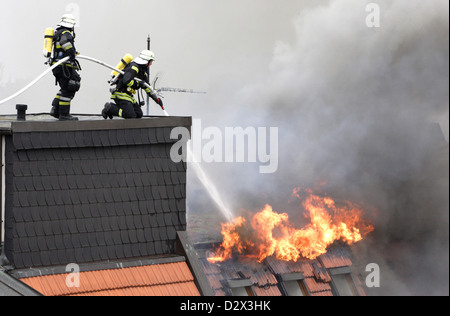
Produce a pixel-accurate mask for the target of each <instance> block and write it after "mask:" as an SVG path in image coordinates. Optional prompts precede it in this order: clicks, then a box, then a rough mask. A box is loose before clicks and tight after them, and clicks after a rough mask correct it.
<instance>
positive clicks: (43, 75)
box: [0, 55, 168, 116]
mask: <svg viewBox="0 0 450 316" xmlns="http://www.w3.org/2000/svg"><path fill="white" fill-rule="evenodd" d="M69 58H70V57H65V58H63V59H61V60H59V61H58V62H57V63H55V64H54V65H53V66H51V67H50V68H49V69H47V70H46V71H44V72H43V73H42V74H40V75H39V76H38V77H37V78H36V79H34V80H33V81H32V82H30V83H29V84H28V85H27V86H26V87H24V88H23V89H21V90H20V91H18V92H16V93H15V94H13V95H11V96H9V97H7V98H6V99H4V100H1V101H0V105H2V104H4V103H6V102H8V101H11V100H12V99H14V98H17V97H18V96H19V95H21V94H22V93H24V92H25V91H27V90H28V89H30V88H31V87H32V86H34V85H35V84H36V83H37V82H38V81H39V80H41V79H42V78H44V77H45V76H46V75H47V74H48V73H49V72H51V71H52V70H53V69H55V68H56V67H58V66H59V65H61V64H62V63H65V62H66V61H68V60H69ZM77 58H79V59H85V60H88V61H91V62H94V63H96V64H99V65H101V66H103V67H106V68H109V69H111V70H115V71H117V72H118V73H120V74H122V75H123V74H124V72H123V71H121V70H119V69H116V68H115V67H113V66H111V65H108V64H107V63H105V62H102V61H100V60H98V59H95V58H92V57H89V56H84V55H78V56H77ZM135 80H136V81H137V82H139V83H142V85H143V86H144V87H145V88H147V89H150V91H151V92H152V93H155V92H154V90H153V88H152V87H151V86H150V85H149V84H148V83H147V82H145V81H143V80H141V79H139V78H135ZM161 108H162V110H163V111H164V112H166V111H165V109H164V107H161ZM166 113H167V112H166ZM166 115H167V116H168V114H166Z"/></svg>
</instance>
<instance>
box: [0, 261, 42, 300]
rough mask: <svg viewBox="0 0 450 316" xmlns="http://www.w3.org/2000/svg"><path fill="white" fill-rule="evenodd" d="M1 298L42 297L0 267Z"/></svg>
mask: <svg viewBox="0 0 450 316" xmlns="http://www.w3.org/2000/svg"><path fill="white" fill-rule="evenodd" d="M0 296H40V294H39V293H38V292H37V291H35V290H34V289H32V288H30V287H29V286H28V285H26V284H24V283H22V282H20V281H18V280H17V279H15V278H13V277H11V276H10V275H9V274H7V273H6V272H5V271H4V270H2V269H1V267H0Z"/></svg>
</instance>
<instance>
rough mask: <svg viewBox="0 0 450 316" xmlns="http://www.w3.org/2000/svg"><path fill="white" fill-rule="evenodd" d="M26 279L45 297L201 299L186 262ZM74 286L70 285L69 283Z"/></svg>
mask: <svg viewBox="0 0 450 316" xmlns="http://www.w3.org/2000/svg"><path fill="white" fill-rule="evenodd" d="M67 280H72V282H73V280H74V279H73V275H71V274H70V273H63V274H50V275H45V276H36V277H25V278H21V279H20V281H22V282H23V283H25V284H27V285H28V286H30V287H31V288H33V289H35V290H36V291H38V292H39V293H42V294H43V295H45V296H199V295H200V293H199V291H198V289H197V287H196V285H195V283H194V277H193V275H192V273H191V272H190V270H189V268H188V266H187V264H186V262H185V261H178V262H168V263H156V264H145V265H141V266H132V267H124V268H120V267H118V268H112V269H100V270H91V271H84V272H80V273H79V277H78V280H79V286H78V284H76V283H74V284H75V286H73V287H69V286H68V285H67V283H66V282H67ZM69 284H70V283H69Z"/></svg>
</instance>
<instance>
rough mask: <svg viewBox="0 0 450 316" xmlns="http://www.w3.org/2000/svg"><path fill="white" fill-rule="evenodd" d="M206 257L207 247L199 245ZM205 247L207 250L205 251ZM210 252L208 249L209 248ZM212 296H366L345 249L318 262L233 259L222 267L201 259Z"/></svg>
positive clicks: (340, 248) (337, 247)
mask: <svg viewBox="0 0 450 316" xmlns="http://www.w3.org/2000/svg"><path fill="white" fill-rule="evenodd" d="M198 247H200V248H201V249H203V250H205V249H206V251H205V254H206V253H208V251H209V250H208V247H207V246H206V245H199V246H198ZM205 247H206V248H205ZM210 249H211V248H210ZM200 262H201V265H202V267H203V270H204V273H205V275H206V278H207V279H208V281H209V285H210V286H211V288H212V290H213V293H214V295H215V296H232V295H248V296H365V295H366V293H365V291H364V289H363V286H362V283H361V281H360V279H359V277H358V275H357V274H355V271H354V267H353V264H352V261H351V258H350V254H349V251H348V250H347V249H346V248H345V247H344V246H335V247H333V248H331V249H330V250H329V251H328V252H327V253H326V254H324V255H321V256H319V257H318V258H317V259H314V260H310V259H302V260H299V261H297V262H294V261H283V260H278V259H276V258H275V257H273V256H272V257H269V258H266V259H265V260H264V261H263V262H261V263H258V262H257V261H256V260H255V259H254V258H249V257H245V256H241V255H240V256H235V257H234V258H232V259H231V260H228V261H225V262H221V263H210V262H209V261H208V260H207V258H205V257H202V258H200Z"/></svg>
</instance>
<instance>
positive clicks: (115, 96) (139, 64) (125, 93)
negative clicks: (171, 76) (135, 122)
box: [102, 50, 163, 120]
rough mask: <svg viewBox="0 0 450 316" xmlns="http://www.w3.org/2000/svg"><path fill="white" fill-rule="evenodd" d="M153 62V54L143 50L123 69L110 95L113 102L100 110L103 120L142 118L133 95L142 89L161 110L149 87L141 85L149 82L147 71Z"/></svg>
mask: <svg viewBox="0 0 450 316" xmlns="http://www.w3.org/2000/svg"><path fill="white" fill-rule="evenodd" d="M154 60H155V54H154V53H153V52H151V51H149V50H144V51H142V52H141V53H140V55H139V57H137V58H135V59H133V61H132V62H131V63H129V64H128V65H127V66H126V67H125V69H124V70H123V72H124V73H123V75H122V74H121V75H119V78H118V80H117V83H116V87H115V89H113V91H112V94H111V99H112V100H114V102H108V103H106V104H105V106H104V108H103V110H102V116H103V118H104V119H105V120H106V119H107V118H108V117H109V118H110V119H112V118H113V117H114V116H117V117H122V118H124V119H136V118H137V119H139V118H142V117H143V116H144V113H143V112H142V109H141V104H139V103H138V102H137V101H136V100H135V99H134V94H135V93H136V91H137V90H139V89H140V88H142V89H144V90H145V92H146V93H147V94H148V96H149V97H150V98H152V99H153V101H155V102H156V103H157V104H158V105H159V106H161V107H162V108H163V102H162V100H161V98H159V97H158V95H157V94H156V93H155V91H153V90H152V89H151V88H149V85H148V86H146V85H144V84H143V83H144V82H145V83H147V84H148V82H149V78H148V75H147V70H148V67H150V66H151V65H152V64H153V61H154ZM136 79H140V80H142V82H138V81H137V80H136Z"/></svg>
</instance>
